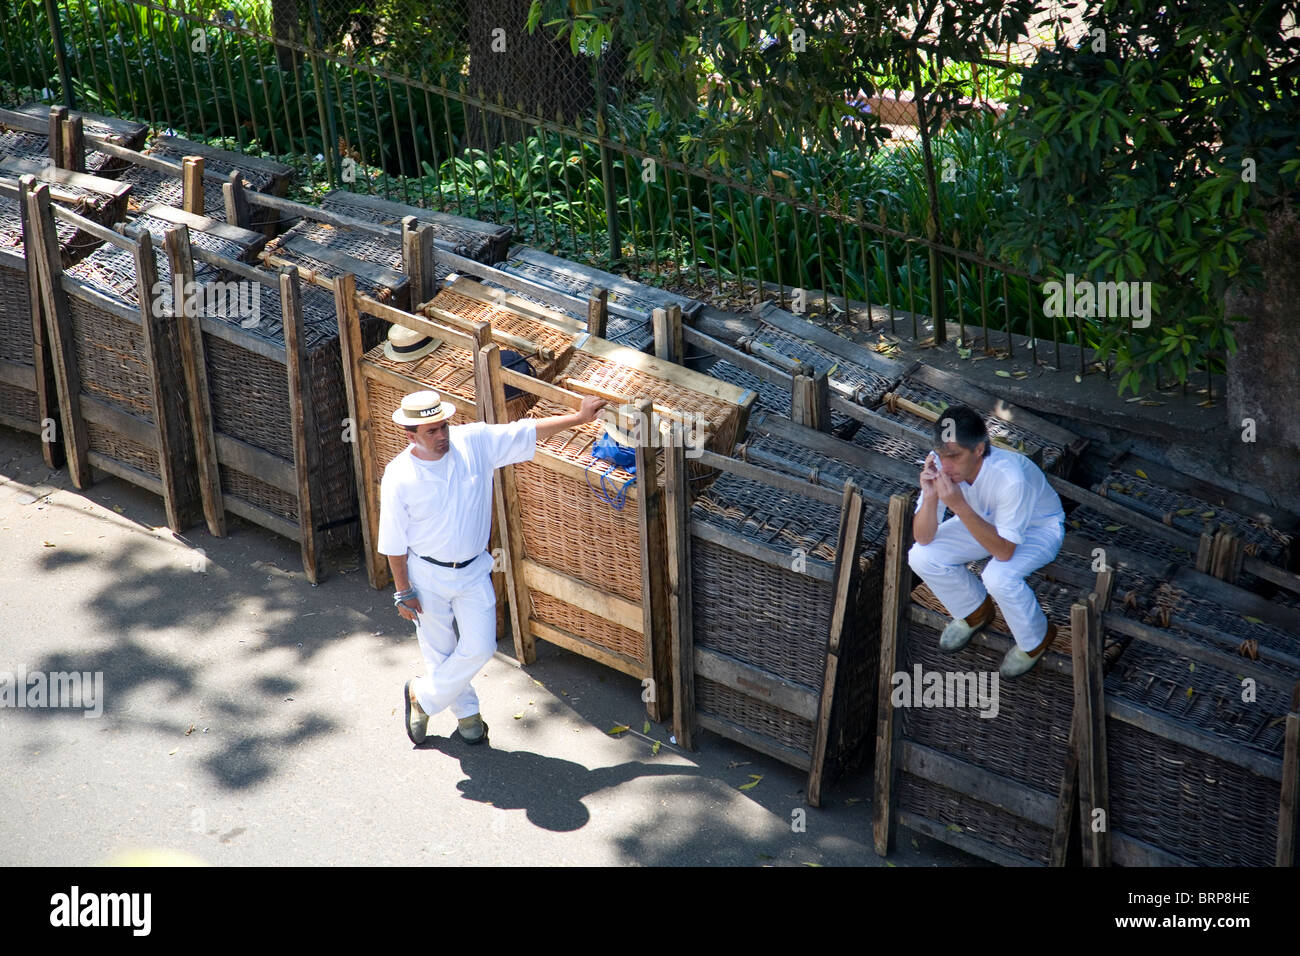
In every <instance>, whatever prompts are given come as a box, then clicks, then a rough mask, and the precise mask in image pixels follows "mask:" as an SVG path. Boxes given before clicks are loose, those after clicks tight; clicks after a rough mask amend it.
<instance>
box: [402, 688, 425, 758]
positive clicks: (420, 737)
mask: <svg viewBox="0 0 1300 956" xmlns="http://www.w3.org/2000/svg"><path fill="white" fill-rule="evenodd" d="M413 683H415V679H414V678H412V679H411V680H408V681H407V682H406V687H405V688H403V693H402V696H403V697H405V698H406V736H408V737H410V738H411V743H413V744H415V745H417V746H419V745H420V744H422V743H424V739H425V738H426V737H427V736H428V735H429V715H428V714H426V713H425V712H424V709H423V708H422V707H421V706H420V702H419V701H418V700H416V699H415V695H414V694H412V693H411V685H412V684H413Z"/></svg>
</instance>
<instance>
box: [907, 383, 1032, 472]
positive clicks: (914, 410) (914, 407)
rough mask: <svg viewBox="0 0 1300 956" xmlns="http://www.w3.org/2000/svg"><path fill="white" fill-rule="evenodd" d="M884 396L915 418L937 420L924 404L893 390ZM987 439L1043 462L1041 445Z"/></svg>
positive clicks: (1001, 439) (936, 415)
mask: <svg viewBox="0 0 1300 956" xmlns="http://www.w3.org/2000/svg"><path fill="white" fill-rule="evenodd" d="M884 398H885V401H887V402H889V403H890V404H891V405H893V406H895V407H897V408H900V409H902V410H903V411H905V412H907V413H908V414H909V415H915V416H916V417H917V418H920V419H924V420H925V421H927V422H937V421H938V420H939V413H938V412H936V411H934V410H933V409H929V408H926V407H925V406H924V405H918V404H917V403H916V402H913V401H911V400H909V399H906V398H904V397H903V396H901V395H899V394H897V393H895V392H886V393H885V395H884ZM989 441H991V442H992V443H993V445H994V447H996V448H1004V449H1006V450H1007V451H1014V452H1015V453H1016V454H1018V455H1024V456H1025V457H1026V458H1028V459H1030V460H1031V461H1033V462H1034V463H1035V464H1037V465H1039V466H1040V467H1041V465H1042V463H1043V448H1042V446H1041V445H1037V444H1034V443H1031V442H1025V447H1024V450H1023V451H1022V450H1021V449H1019V448H1017V447H1016V446H1015V445H1014V444H1012V443H1011V442H1009V441H1007V440H1006V439H1005V438H1001V437H999V436H997V435H989Z"/></svg>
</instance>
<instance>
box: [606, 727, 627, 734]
mask: <svg viewBox="0 0 1300 956" xmlns="http://www.w3.org/2000/svg"><path fill="white" fill-rule="evenodd" d="M628 729H629V728H628V726H627V724H619V725H618V726H616V727H611V728H610V729H609V730H607V731H605V733H607V734H609V735H610V736H613V735H615V734H621V733H624V732H625V731H627V730H628Z"/></svg>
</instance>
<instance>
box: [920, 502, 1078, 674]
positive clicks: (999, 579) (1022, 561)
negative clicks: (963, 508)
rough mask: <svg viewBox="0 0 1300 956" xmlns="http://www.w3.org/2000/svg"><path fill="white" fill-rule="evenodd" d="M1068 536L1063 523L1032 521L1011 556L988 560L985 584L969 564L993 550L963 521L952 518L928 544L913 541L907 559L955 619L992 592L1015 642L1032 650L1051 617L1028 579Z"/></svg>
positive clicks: (1024, 649) (944, 523) (1038, 641)
mask: <svg viewBox="0 0 1300 956" xmlns="http://www.w3.org/2000/svg"><path fill="white" fill-rule="evenodd" d="M1064 540H1065V525H1064V523H1063V522H1053V523H1052V524H1050V525H1030V526H1029V527H1028V528H1026V529H1025V540H1024V541H1022V542H1021V543H1020V544H1018V545H1016V550H1015V552H1014V553H1013V554H1012V555H1011V558H1010V560H1007V561H998V560H996V559H994V560H991V561H989V563H988V565H987V566H986V567H985V568H984V573H983V575H982V577H983V582H982V583H981V581H980V579H979V578H976V577H975V575H973V574H971V572H970V571H969V570H968V569H967V567H966V564H967V562H970V561H978V560H979V559H980V558H987V557H989V553H988V551H987V550H985V548H984V546H983V545H982V544H980V543H979V542H978V541H976V540H975V537H974V535H972V534H971V533H970V531H969V530H967V528H966V526H965V525H964V524H962V522H961V519H959V518H957V517H950V518H948V519H947V520H946V521H944V522H943V523H942V524H940V525H939V527H938V528H937V529H936V531H935V534H934V540H933V541H931V542H930V543H929V544H913V545H912V549H911V551H909V552H908V554H907V563H908V564H910V565H911V566H912V570H913V571H914V572H916V574H917V575H918V576H919V577H920V578H921V580H923V581H924V582H925V583H926V584H928V585H929V586H930V590H931V591H933V592H934V596H935V597H937V598H938V599H939V600H940V601H942V602H943V606H944V607H945V608H947V609H948V613H949V614H951V615H952V616H953V618H964V617H966V615H968V614H971V613H973V612H974V611H975V610H976V609H977V608H978V607H979V606H980V605H981V604H983V603H984V596H985V595H986V594H990V595H992V596H993V601H994V603H996V604H997V606H998V609H999V610H1000V611H1001V612H1002V616H1003V618H1005V619H1006V622H1007V627H1009V628H1010V629H1011V634H1012V636H1013V637H1014V638H1015V639H1016V645H1017V646H1018V647H1019V648H1020V649H1021V650H1022V651H1026V652H1028V651H1032V650H1034V649H1035V648H1037V647H1038V646H1039V645H1040V644H1042V643H1043V637H1044V636H1046V634H1047V615H1046V614H1044V613H1043V609H1042V608H1041V607H1039V606H1038V597H1037V596H1036V595H1035V594H1034V592H1033V589H1032V588H1030V586H1029V585H1028V583H1026V581H1025V578H1027V577H1029V575H1030V574H1032V573H1033V572H1034V571H1036V570H1038V569H1039V568H1041V567H1042V566H1043V565H1045V564H1047V563H1048V562H1049V561H1051V560H1052V559H1053V558H1055V557H1056V554H1057V552H1058V551H1060V550H1061V542H1062V541H1064Z"/></svg>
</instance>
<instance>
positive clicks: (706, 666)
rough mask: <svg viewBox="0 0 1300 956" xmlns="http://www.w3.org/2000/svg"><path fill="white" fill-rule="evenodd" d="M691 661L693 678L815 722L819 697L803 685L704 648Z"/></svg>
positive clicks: (692, 656)
mask: <svg viewBox="0 0 1300 956" xmlns="http://www.w3.org/2000/svg"><path fill="white" fill-rule="evenodd" d="M691 661H692V678H694V677H695V676H697V675H698V676H699V677H704V678H707V679H708V680H711V681H713V682H714V683H717V684H722V685H723V686H724V687H730V688H731V689H732V690H735V691H739V692H740V693H742V694H744V695H745V696H746V697H752V698H754V699H755V700H761V701H763V703H765V704H771V705H772V706H773V707H775V708H777V709H778V710H783V711H785V712H786V713H788V714H794V715H795V716H796V717H799V718H801V719H803V720H806V721H809V722H810V723H811V722H815V721H816V720H817V701H818V695H817V694H816V693H815V692H814V691H812V690H810V689H808V688H807V687H804V686H803V685H802V684H796V683H795V682H794V681H791V680H787V679H785V678H784V677H780V676H778V675H776V674H773V673H771V672H770V671H766V670H763V669H762V668H760V667H755V666H753V665H752V664H746V663H744V662H743V661H738V660H736V659H735V658H734V657H729V656H727V655H726V654H719V653H718V652H717V651H713V650H710V649H709V648H707V647H697V648H695V649H694V651H693V653H692V655H691ZM677 739H678V740H679V741H680V740H681V738H680V737H678V738H677Z"/></svg>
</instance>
